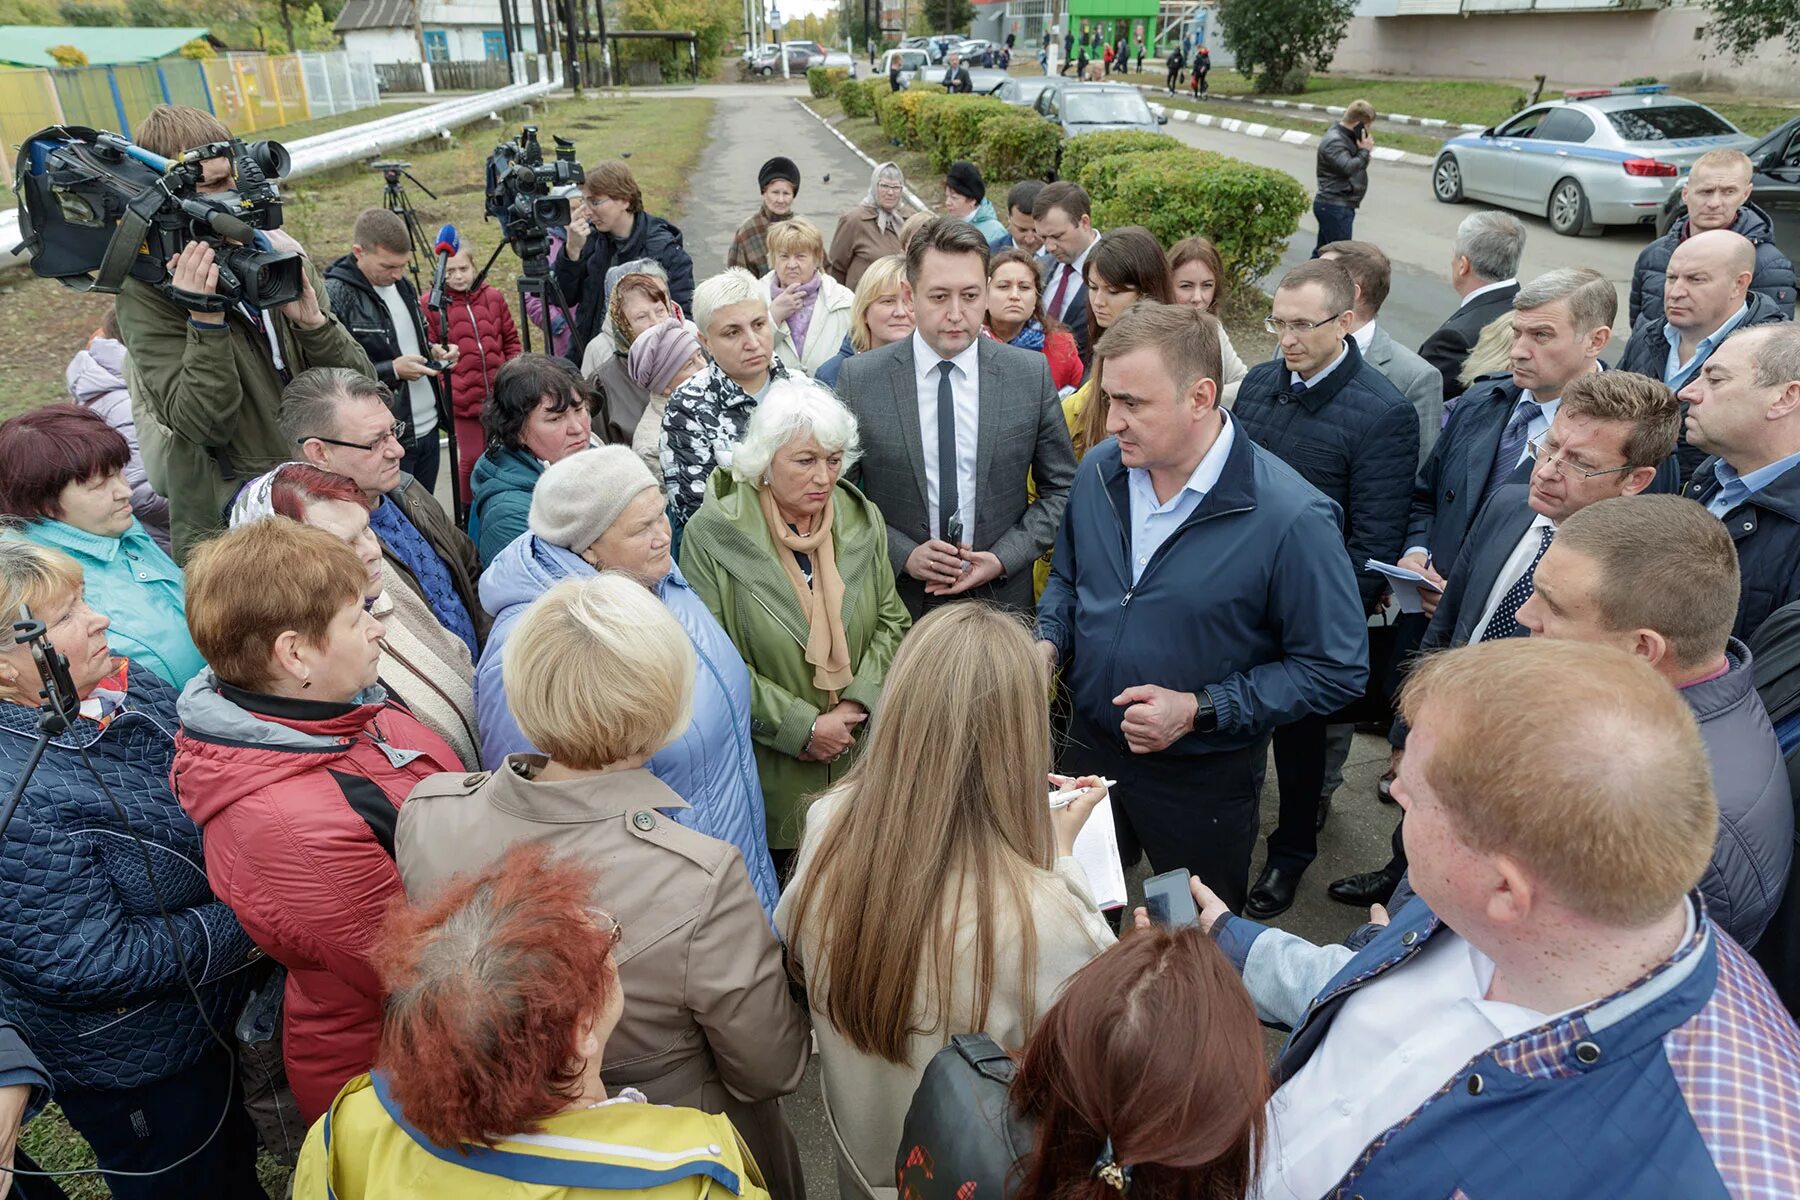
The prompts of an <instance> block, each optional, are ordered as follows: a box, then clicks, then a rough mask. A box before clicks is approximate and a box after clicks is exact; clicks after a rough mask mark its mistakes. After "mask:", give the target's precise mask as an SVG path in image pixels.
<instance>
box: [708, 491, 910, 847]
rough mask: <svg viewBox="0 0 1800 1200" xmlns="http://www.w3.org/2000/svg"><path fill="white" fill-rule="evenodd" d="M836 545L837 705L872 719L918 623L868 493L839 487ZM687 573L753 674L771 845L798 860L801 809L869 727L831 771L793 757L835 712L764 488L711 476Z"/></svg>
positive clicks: (754, 732) (753, 719) (754, 730)
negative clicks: (814, 661)
mask: <svg viewBox="0 0 1800 1200" xmlns="http://www.w3.org/2000/svg"><path fill="white" fill-rule="evenodd" d="M831 536H832V543H833V550H834V552H835V555H836V558H837V568H838V574H839V575H840V576H841V577H842V578H843V581H844V617H843V620H844V640H845V641H846V642H847V643H848V644H849V648H850V667H851V670H852V671H854V672H855V678H854V679H852V680H851V682H850V686H849V687H847V688H845V689H844V690H843V692H842V693H840V699H844V700H854V701H856V702H857V703H858V704H861V705H862V706H863V707H865V708H867V709H869V710H870V711H871V712H873V711H874V709H875V701H876V700H877V699H878V698H879V697H880V695H881V684H882V681H883V680H885V679H886V678H887V670H888V665H889V664H890V663H892V662H893V661H894V651H895V650H897V649H899V646H900V639H901V638H902V637H903V636H905V634H906V630H907V628H908V627H909V626H910V625H911V624H912V621H911V618H909V617H908V616H907V614H906V606H905V605H904V604H902V603H901V602H900V593H899V592H897V591H896V590H895V589H894V570H893V567H892V566H890V565H889V564H888V555H887V524H886V522H884V521H883V520H882V519H881V513H880V511H879V510H878V509H876V507H875V506H874V505H873V504H871V503H870V502H869V501H868V500H867V499H866V498H865V497H864V496H863V494H862V493H861V492H859V491H857V490H856V488H854V487H852V486H851V485H850V484H848V483H845V482H843V481H841V480H840V481H839V483H838V485H837V493H836V495H834V496H833V497H832V520H831ZM681 573H682V574H683V575H685V576H686V577H687V581H688V582H689V583H691V584H692V585H693V586H694V590H695V591H696V592H698V593H699V594H700V598H701V599H702V600H704V601H705V602H706V607H707V608H709V609H711V610H712V614H713V616H715V617H717V618H718V619H719V624H721V625H723V626H724V627H725V632H726V633H727V634H728V635H729V636H730V638H731V641H732V644H733V645H735V646H736V647H737V648H738V653H739V654H741V655H743V656H744V662H745V663H746V664H747V665H748V666H749V668H750V736H751V739H752V740H753V741H754V742H755V744H756V769H757V772H758V773H759V774H760V775H761V776H762V789H763V804H764V807H765V809H766V810H767V818H768V825H769V845H770V846H771V847H773V848H776V849H782V850H789V849H792V848H794V847H795V846H798V845H799V844H800V825H801V819H802V817H803V815H804V811H805V809H804V801H805V800H807V799H808V798H810V797H811V796H813V795H815V794H817V793H819V792H822V791H824V790H825V789H826V788H828V787H830V786H831V784H832V783H834V782H835V781H836V780H837V779H839V778H840V777H842V775H843V773H844V771H845V770H847V769H848V768H849V765H850V763H851V762H852V761H854V759H855V756H856V754H857V752H858V750H859V749H860V748H861V745H862V741H861V738H862V735H863V734H864V732H865V731H866V730H867V729H868V725H867V723H866V722H865V723H864V724H863V725H861V726H859V727H858V730H857V735H858V738H857V742H856V743H855V744H854V745H852V747H851V749H850V753H849V754H847V755H845V756H844V757H843V758H841V759H839V760H838V761H837V762H835V763H815V762H801V761H800V760H799V758H797V757H796V756H797V755H798V754H799V753H800V751H801V750H802V749H804V748H805V746H806V739H807V738H808V737H809V736H811V733H812V723H813V721H814V720H815V719H816V718H817V717H818V716H819V714H820V713H822V712H824V711H825V709H826V708H827V707H829V705H828V704H827V703H826V700H827V697H826V694H825V693H824V692H822V691H820V690H819V689H818V688H816V687H814V686H813V682H812V677H813V668H812V667H811V666H810V665H809V664H808V663H807V661H806V656H805V653H804V650H803V646H804V643H805V639H806V629H807V622H806V616H805V614H803V613H802V612H801V610H800V600H799V597H797V596H795V595H794V585H793V583H792V582H791V581H790V580H789V578H788V575H787V572H786V571H784V570H783V569H782V566H781V563H780V562H779V561H778V560H777V559H776V557H775V539H774V537H773V536H772V535H771V534H770V533H769V527H768V523H767V522H766V521H764V520H763V513H762V506H761V504H759V503H758V501H757V494H756V488H754V487H753V486H751V485H750V484H747V483H739V482H738V481H737V480H735V479H733V478H732V477H731V474H730V472H728V471H726V470H723V469H720V470H715V471H714V472H713V473H712V478H711V479H709V480H708V481H707V484H706V499H705V501H704V502H703V503H702V504H701V506H700V510H699V511H698V512H696V513H695V514H694V515H693V517H692V519H690V520H689V521H688V524H687V529H686V531H685V532H684V533H683V534H682V541H681Z"/></svg>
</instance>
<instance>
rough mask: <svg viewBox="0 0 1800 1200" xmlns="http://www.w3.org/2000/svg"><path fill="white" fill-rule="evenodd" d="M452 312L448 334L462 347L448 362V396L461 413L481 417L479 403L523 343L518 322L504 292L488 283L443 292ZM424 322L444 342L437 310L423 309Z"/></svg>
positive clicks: (521, 347) (435, 339) (450, 312)
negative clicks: (515, 322)
mask: <svg viewBox="0 0 1800 1200" xmlns="http://www.w3.org/2000/svg"><path fill="white" fill-rule="evenodd" d="M445 295H446V296H447V297H448V299H449V303H448V305H446V309H447V311H448V312H449V314H450V340H451V341H452V342H454V343H455V344H456V348H457V349H458V350H460V351H462V355H461V357H459V358H458V359H457V360H456V365H455V366H453V367H451V368H450V402H451V404H452V405H453V406H454V407H455V409H456V415H457V416H459V417H466V418H471V419H474V420H480V419H481V406H482V405H483V404H485V403H487V398H488V396H489V394H490V393H492V392H493V390H494V375H495V374H496V373H497V372H498V371H499V370H500V368H501V367H502V366H504V365H505V364H506V362H507V360H508V359H513V358H517V357H518V356H519V353H520V351H522V350H523V349H524V347H523V346H522V345H521V344H520V342H519V327H518V326H517V325H514V324H513V316H512V310H511V309H510V308H508V307H507V306H506V297H505V296H502V295H501V294H500V290H499V289H498V288H496V287H494V285H492V284H490V283H484V284H482V285H481V286H480V287H479V288H477V289H475V290H474V291H473V292H446V293H445ZM425 322H426V325H427V327H428V328H429V329H430V330H431V340H432V341H434V342H442V341H443V340H444V332H443V330H442V329H441V328H439V326H438V318H437V314H436V313H434V312H427V313H426V314H425Z"/></svg>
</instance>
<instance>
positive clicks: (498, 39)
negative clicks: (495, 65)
mask: <svg viewBox="0 0 1800 1200" xmlns="http://www.w3.org/2000/svg"><path fill="white" fill-rule="evenodd" d="M481 57H483V58H487V59H492V60H493V61H495V62H505V61H506V35H505V34H503V33H501V32H500V31H499V30H498V29H484V30H482V31H481Z"/></svg>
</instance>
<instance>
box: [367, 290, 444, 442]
mask: <svg viewBox="0 0 1800 1200" xmlns="http://www.w3.org/2000/svg"><path fill="white" fill-rule="evenodd" d="M375 294H376V295H377V296H380V297H381V302H382V303H383V304H385V305H387V311H388V320H390V321H392V322H393V324H394V344H395V345H396V346H398V347H399V348H400V353H402V354H424V353H425V347H423V346H421V345H419V331H418V330H417V329H414V328H413V315H412V313H410V312H408V311H407V308H406V301H405V300H403V299H401V298H400V289H399V287H397V286H396V285H394V284H391V283H390V284H388V285H387V286H386V287H378V288H376V289H375ZM400 386H401V387H402V388H404V389H405V391H406V400H407V403H408V404H409V405H410V406H411V407H412V427H413V440H415V441H417V440H418V439H419V438H422V437H424V436H425V435H426V434H428V433H430V432H432V431H433V430H435V429H436V428H437V396H436V395H435V394H434V393H433V392H432V390H431V380H429V379H427V378H426V377H425V376H423V375H421V376H419V378H417V379H411V380H402V381H401V384H400Z"/></svg>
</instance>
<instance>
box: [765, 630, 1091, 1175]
mask: <svg viewBox="0 0 1800 1200" xmlns="http://www.w3.org/2000/svg"><path fill="white" fill-rule="evenodd" d="M1049 684H1050V678H1049V669H1048V667H1047V666H1046V665H1045V663H1044V660H1043V658H1042V656H1041V655H1040V654H1039V652H1038V650H1037V647H1036V645H1035V644H1034V643H1033V640H1032V637H1031V635H1030V633H1028V632H1027V630H1026V628H1025V626H1024V625H1023V624H1022V623H1021V622H1020V621H1019V620H1017V619H1016V618H1014V617H1011V616H1009V615H1007V614H1005V613H1003V612H1001V611H1000V610H998V609H996V608H992V607H990V606H987V605H983V604H978V603H962V604H952V605H947V606H945V607H943V608H940V609H937V610H935V611H934V612H932V613H931V614H930V615H928V616H927V617H926V618H925V619H924V620H922V621H920V622H919V624H918V626H917V627H916V628H915V629H914V630H913V632H912V634H911V636H909V637H908V638H907V639H906V640H905V642H903V643H902V644H901V647H900V652H899V654H897V655H896V656H895V658H894V663H893V666H892V668H891V669H890V670H889V673H888V676H887V682H886V685H885V687H884V689H883V691H882V695H881V699H880V700H879V702H878V703H877V705H876V709H875V714H874V719H873V721H872V722H871V724H872V727H873V730H872V733H871V735H870V738H869V741H868V744H867V746H866V748H865V749H864V751H863V755H862V757H861V759H860V760H859V761H858V762H857V764H856V765H855V766H854V767H852V768H851V770H850V772H849V773H848V774H847V775H846V776H845V777H844V780H843V782H842V783H841V784H839V785H838V786H837V787H836V788H834V789H833V790H831V791H829V792H827V793H826V794H825V795H823V796H821V797H820V798H819V799H818V800H817V801H815V802H814V804H813V806H812V808H811V809H810V810H809V811H808V813H807V817H806V829H805V833H804V836H803V839H802V842H801V847H800V854H799V858H798V860H797V864H796V867H795V871H794V876H793V880H792V882H791V884H790V885H789V887H788V890H787V892H786V893H785V894H784V895H783V896H782V899H781V903H780V905H779V906H778V907H777V908H776V912H775V921H776V925H777V927H778V928H779V929H780V931H781V934H782V938H783V940H784V941H785V942H786V943H787V945H788V948H789V951H790V957H791V962H792V969H793V970H794V972H795V973H796V975H797V976H799V977H800V978H802V979H803V981H804V983H805V986H806V989H807V992H808V996H809V998H810V1001H811V1004H812V1010H813V1028H814V1031H815V1033H816V1035H817V1039H818V1045H819V1053H820V1058H821V1060H822V1064H823V1069H824V1089H823V1090H824V1095H825V1108H826V1115H827V1119H828V1122H829V1123H830V1126H831V1130H832V1136H833V1139H834V1141H835V1142H836V1146H837V1156H838V1191H839V1193H840V1195H841V1196H843V1197H845V1198H846V1200H863V1198H867V1197H889V1196H892V1195H893V1194H894V1190H895V1189H894V1188H893V1186H892V1185H891V1180H892V1175H891V1172H892V1169H893V1159H894V1147H895V1146H896V1145H898V1144H899V1141H900V1136H901V1129H902V1125H903V1123H904V1120H905V1116H906V1107H907V1103H908V1101H909V1100H910V1099H911V1097H912V1094H913V1091H914V1089H915V1088H916V1087H917V1085H918V1082H919V1077H920V1075H921V1074H922V1073H923V1071H924V1068H925V1065H926V1063H927V1062H929V1061H930V1059H931V1056H932V1055H933V1054H934V1053H936V1051H937V1050H939V1049H940V1048H941V1047H943V1046H945V1045H947V1044H948V1043H949V1040H950V1038H951V1036H952V1035H954V1034H958V1033H972V1032H981V1031H986V1032H988V1033H989V1034H991V1035H992V1036H993V1037H994V1039H995V1040H996V1041H998V1042H999V1043H1000V1044H1001V1045H1003V1046H1013V1047H1017V1046H1021V1045H1023V1044H1024V1042H1025V1039H1026V1037H1027V1036H1028V1035H1029V1034H1030V1032H1031V1030H1032V1027H1033V1026H1034V1025H1035V1024H1036V1023H1037V1019H1038V1017H1039V1016H1040V1015H1041V1013H1042V1012H1043V1010H1044V1009H1045V1008H1047V1007H1048V1006H1049V1004H1050V1002H1051V1000H1052V999H1053V998H1054V995H1055V992H1056V989H1057V987H1058V985H1059V984H1060V983H1061V982H1062V981H1063V980H1064V979H1066V978H1067V977H1068V976H1069V975H1070V974H1072V973H1073V972H1074V971H1076V970H1078V969H1079V968H1080V967H1081V965H1082V964H1083V963H1085V962H1087V961H1088V960H1089V959H1090V958H1092V957H1093V956H1094V955H1095V954H1097V953H1099V952H1100V951H1101V950H1104V949H1105V948H1106V947H1107V946H1109V945H1111V944H1112V942H1113V940H1114V939H1113V934H1112V931H1111V930H1110V929H1109V928H1108V926H1107V924H1106V921H1105V919H1104V918H1102V917H1101V915H1100V913H1099V911H1098V910H1097V909H1096V908H1095V906H1094V902H1093V900H1092V899H1091V898H1090V896H1089V893H1088V885H1087V878H1086V876H1085V875H1084V874H1083V872H1082V869H1081V867H1080V866H1079V865H1078V864H1077V863H1076V862H1075V861H1074V859H1073V858H1072V857H1071V856H1072V854H1073V852H1074V842H1075V835H1076V834H1077V833H1078V832H1079V831H1080V829H1081V826H1082V823H1083V822H1084V821H1085V820H1086V819H1087V816H1088V813H1089V812H1091V811H1092V810H1093V808H1094V806H1095V805H1096V804H1098V803H1099V802H1100V801H1101V800H1102V799H1103V798H1104V796H1105V791H1104V789H1103V788H1101V787H1100V786H1098V781H1097V780H1094V779H1092V778H1084V779H1082V780H1079V781H1076V783H1077V785H1078V786H1082V787H1084V788H1085V790H1084V791H1082V792H1081V793H1080V795H1079V796H1078V797H1077V798H1076V799H1075V800H1074V802H1072V803H1070V804H1069V805H1067V806H1066V807H1063V808H1059V809H1054V810H1053V809H1052V808H1051V807H1050V806H1049V804H1048V802H1047V799H1046V794H1047V791H1048V787H1047V784H1046V771H1047V769H1048V766H1049V762H1050V716H1049V708H1048V704H1047V701H1046V696H1047V695H1048V691H1049ZM1066 782H1067V781H1063V780H1060V779H1059V780H1056V783H1057V784H1058V785H1061V784H1064V783H1066Z"/></svg>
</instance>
